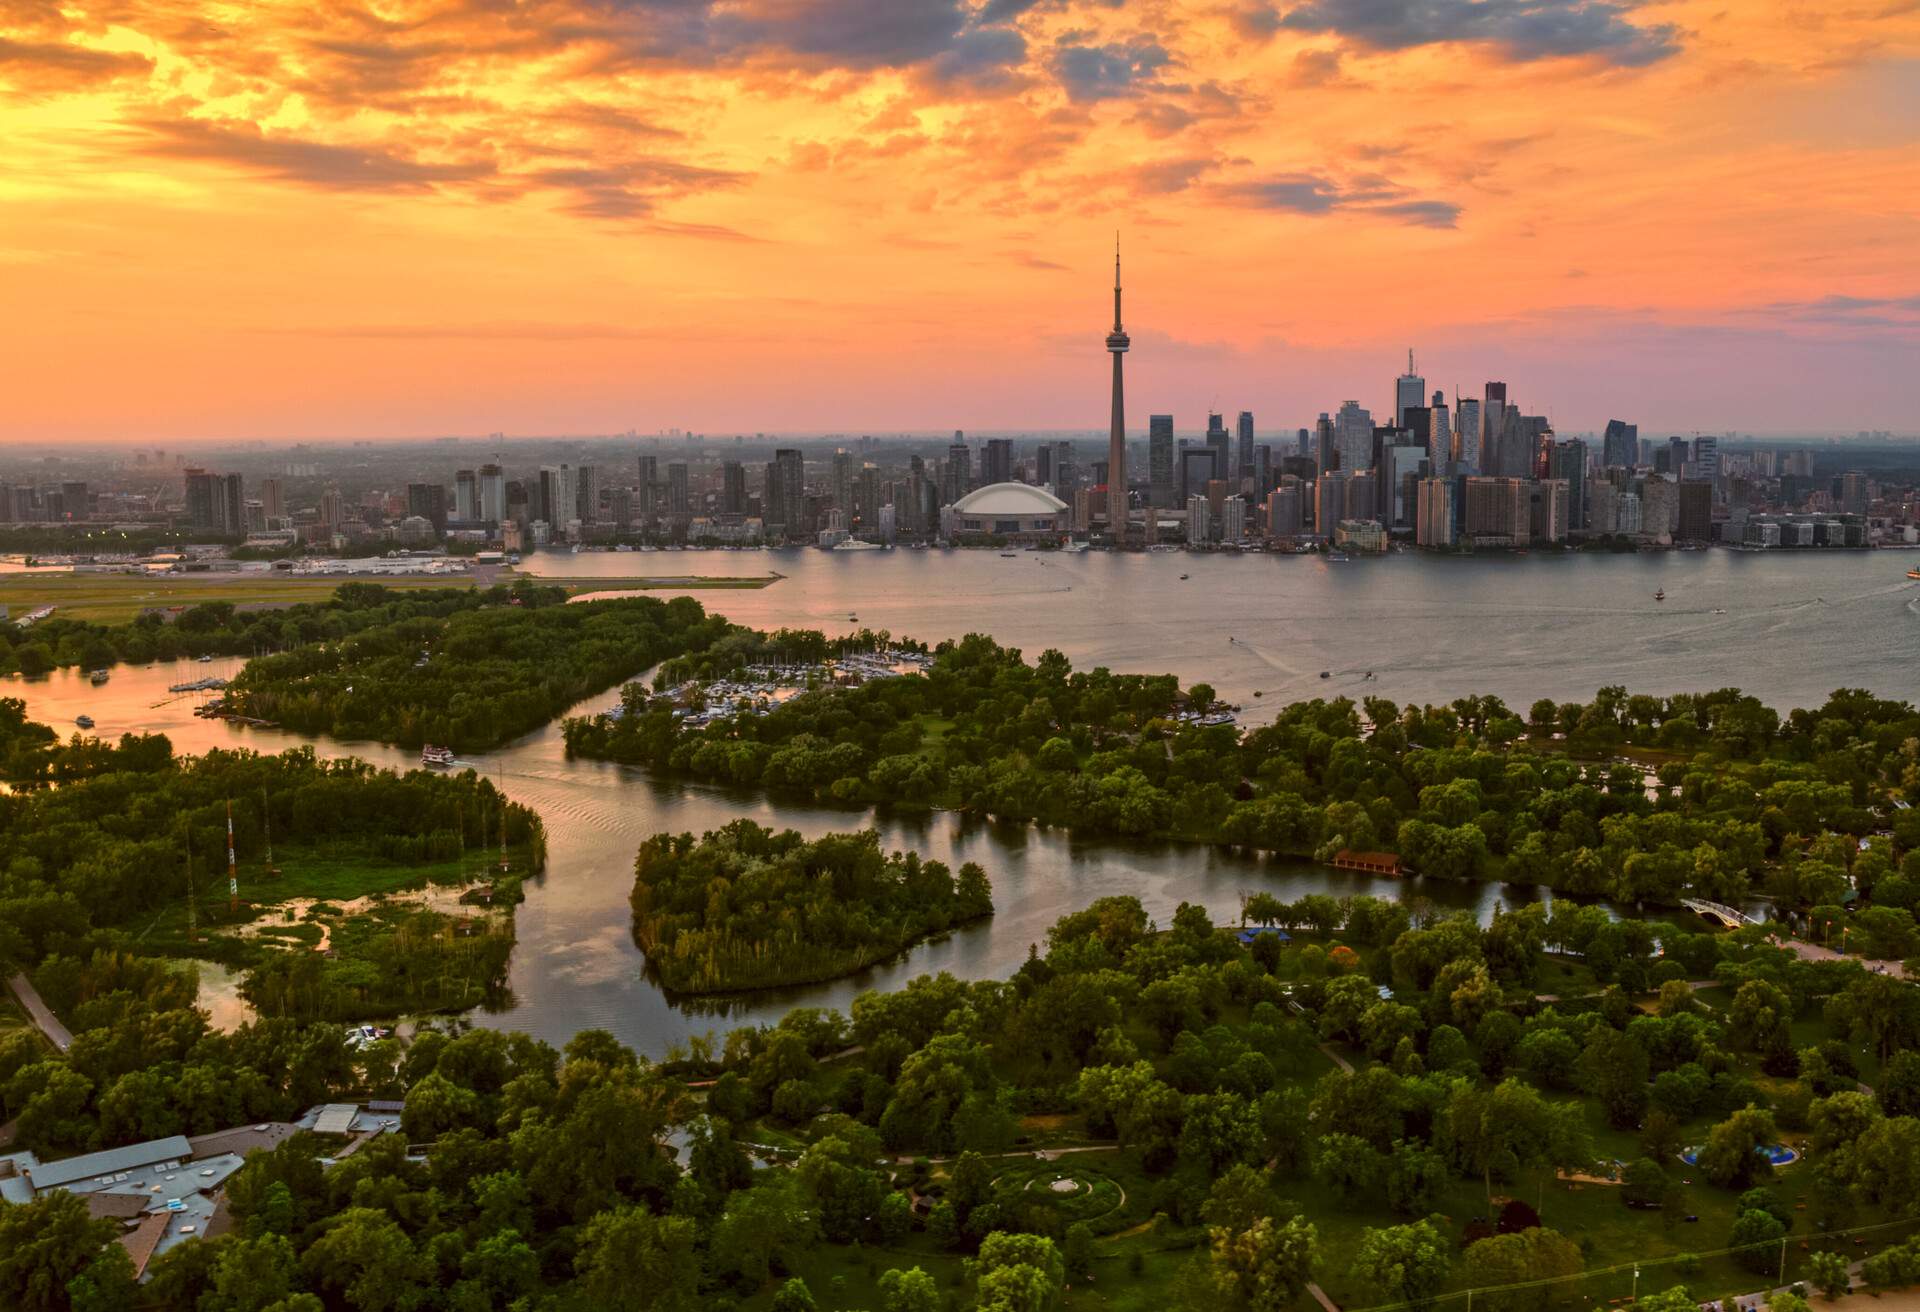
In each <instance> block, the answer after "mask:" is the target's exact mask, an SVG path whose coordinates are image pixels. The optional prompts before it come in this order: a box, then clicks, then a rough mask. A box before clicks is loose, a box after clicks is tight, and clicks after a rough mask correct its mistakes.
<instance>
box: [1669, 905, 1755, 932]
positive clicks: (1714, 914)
mask: <svg viewBox="0 0 1920 1312" xmlns="http://www.w3.org/2000/svg"><path fill="white" fill-rule="evenodd" d="M1680 905H1681V906H1683V907H1685V908H1686V909H1687V910H1689V911H1692V912H1694V913H1696V914H1697V915H1702V916H1705V917H1706V918H1707V919H1708V920H1714V921H1718V922H1719V923H1720V924H1721V925H1722V926H1724V927H1725V928H1727V929H1739V928H1740V927H1741V926H1743V925H1764V924H1765V923H1766V922H1765V921H1764V920H1756V919H1755V918H1754V917H1752V916H1750V915H1748V914H1747V913H1746V912H1744V911H1742V910H1740V908H1738V907H1730V906H1728V905H1727V904H1726V903H1724V902H1707V901H1704V900H1703V899H1701V898H1697V897H1683V898H1681V899H1680Z"/></svg>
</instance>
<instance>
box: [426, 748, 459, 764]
mask: <svg viewBox="0 0 1920 1312" xmlns="http://www.w3.org/2000/svg"><path fill="white" fill-rule="evenodd" d="M420 764H422V765H437V766H449V765H452V764H453V748H451V747H435V746H434V745H433V744H432V743H428V744H427V745H426V746H425V747H422V748H421V749H420Z"/></svg>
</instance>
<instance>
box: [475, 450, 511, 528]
mask: <svg viewBox="0 0 1920 1312" xmlns="http://www.w3.org/2000/svg"><path fill="white" fill-rule="evenodd" d="M479 482H480V514H479V515H478V516H477V518H479V519H482V520H484V521H486V522H487V523H489V524H500V523H503V522H504V521H505V520H506V518H507V475H506V471H504V470H502V469H501V468H500V466H498V465H482V466H480V473H479Z"/></svg>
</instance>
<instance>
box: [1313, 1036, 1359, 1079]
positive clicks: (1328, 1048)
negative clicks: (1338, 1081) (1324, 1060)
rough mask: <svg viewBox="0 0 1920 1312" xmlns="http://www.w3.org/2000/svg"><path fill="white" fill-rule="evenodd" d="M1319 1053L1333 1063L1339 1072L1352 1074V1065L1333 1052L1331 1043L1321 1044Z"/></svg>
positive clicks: (1336, 1052) (1335, 1051)
mask: <svg viewBox="0 0 1920 1312" xmlns="http://www.w3.org/2000/svg"><path fill="white" fill-rule="evenodd" d="M1320 1051H1322V1052H1324V1053H1326V1054H1327V1057H1328V1058H1329V1059H1330V1060H1331V1061H1332V1062H1333V1064H1334V1065H1335V1066H1338V1067H1339V1068H1340V1069H1341V1070H1343V1071H1345V1072H1346V1073H1347V1074H1349V1075H1351V1074H1353V1063H1352V1062H1350V1061H1348V1060H1347V1059H1346V1058H1345V1057H1342V1056H1341V1055H1340V1054H1339V1052H1338V1051H1337V1050H1335V1048H1334V1046H1333V1045H1332V1044H1331V1043H1323V1044H1321V1045H1320Z"/></svg>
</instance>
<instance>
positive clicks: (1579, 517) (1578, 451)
mask: <svg viewBox="0 0 1920 1312" xmlns="http://www.w3.org/2000/svg"><path fill="white" fill-rule="evenodd" d="M1590 454H1591V453H1590V452H1589V451H1588V449H1587V444H1586V442H1584V441H1583V440H1581V439H1580V438H1577V437H1574V438H1568V439H1567V440H1566V441H1564V442H1555V443H1554V444H1553V446H1552V447H1551V449H1550V453H1549V455H1548V459H1547V474H1548V476H1549V477H1551V478H1555V479H1559V480H1560V481H1562V482H1564V483H1565V484H1566V485H1567V515H1566V521H1567V528H1568V529H1570V530H1572V531H1573V532H1576V533H1584V532H1586V530H1587V460H1588V457H1589V455H1590Z"/></svg>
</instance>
